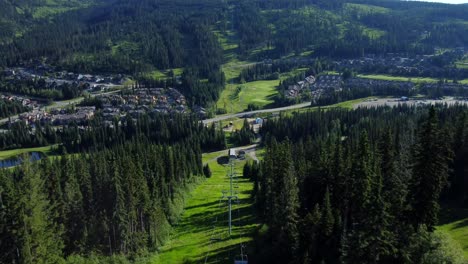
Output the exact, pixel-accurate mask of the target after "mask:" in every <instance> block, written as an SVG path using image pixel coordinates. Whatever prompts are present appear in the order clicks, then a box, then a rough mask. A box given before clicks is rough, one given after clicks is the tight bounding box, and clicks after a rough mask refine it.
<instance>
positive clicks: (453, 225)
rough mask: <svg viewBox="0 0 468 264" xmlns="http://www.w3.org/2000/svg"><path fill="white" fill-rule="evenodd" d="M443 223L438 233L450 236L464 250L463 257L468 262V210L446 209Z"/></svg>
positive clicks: (443, 212) (443, 214)
mask: <svg viewBox="0 0 468 264" xmlns="http://www.w3.org/2000/svg"><path fill="white" fill-rule="evenodd" d="M440 219H441V221H440V222H441V223H440V225H439V226H438V227H437V230H438V231H441V232H444V233H446V234H448V235H449V236H450V237H451V238H452V239H453V240H454V241H456V242H458V244H459V245H460V246H461V248H462V249H463V253H464V254H463V255H464V257H465V259H466V260H468V209H466V208H454V207H444V208H443V209H442V211H441V216H440Z"/></svg>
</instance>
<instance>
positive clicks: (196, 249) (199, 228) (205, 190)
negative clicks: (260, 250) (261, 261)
mask: <svg viewBox="0 0 468 264" xmlns="http://www.w3.org/2000/svg"><path fill="white" fill-rule="evenodd" d="M226 155H227V150H223V151H219V152H214V153H208V154H204V155H203V162H204V163H207V164H208V165H209V166H210V168H211V171H212V173H213V174H212V177H211V178H209V179H207V180H206V181H205V182H203V183H201V184H200V185H199V186H198V187H197V188H195V190H194V191H193V192H192V194H191V197H190V198H189V199H188V200H187V204H186V207H185V211H184V213H183V215H182V218H181V220H180V222H179V223H178V225H177V226H176V227H175V228H174V230H173V233H172V235H171V238H170V239H169V241H168V242H167V243H166V245H165V246H163V247H162V248H161V250H160V254H158V255H157V256H156V257H154V259H152V260H151V263H155V264H159V263H161V264H166V263H171V264H178V263H205V259H206V260H207V261H206V263H232V262H233V260H234V258H235V256H236V255H239V254H240V244H241V243H246V242H249V241H251V240H252V235H253V232H254V231H255V230H256V228H257V227H258V224H257V223H256V221H255V218H254V215H253V209H252V207H251V206H252V201H251V199H250V195H251V192H252V190H253V184H252V182H250V181H249V180H248V179H245V178H242V177H241V175H242V168H243V165H244V164H245V162H246V161H236V162H235V171H236V173H237V175H239V177H238V178H237V185H238V187H239V188H235V190H236V191H237V192H238V196H239V201H240V205H236V206H234V211H233V224H234V228H233V235H232V236H231V237H229V236H228V225H227V216H228V214H227V206H226V201H220V198H221V196H222V191H223V190H228V188H229V179H228V178H227V177H226V174H227V170H228V167H226V166H225V165H220V164H219V163H218V160H217V159H218V158H219V157H222V156H226ZM239 216H240V217H239ZM215 221H216V222H215ZM213 227H214V228H213ZM211 238H216V239H219V240H217V241H214V240H211Z"/></svg>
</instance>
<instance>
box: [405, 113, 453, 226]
mask: <svg viewBox="0 0 468 264" xmlns="http://www.w3.org/2000/svg"><path fill="white" fill-rule="evenodd" d="M448 162H449V156H448V150H447V147H446V142H444V137H443V136H442V135H441V132H440V129H439V121H438V118H437V115H436V111H435V108H434V107H431V108H430V110H429V117H428V119H427V120H426V121H425V122H424V123H423V124H422V125H421V126H420V128H419V134H418V142H417V144H416V146H415V149H414V165H413V178H412V180H411V186H410V193H409V194H410V197H409V204H410V205H411V209H410V212H411V216H410V218H409V222H410V223H412V225H413V226H414V228H417V227H418V226H419V225H422V224H424V225H426V226H427V228H428V230H430V231H432V230H434V226H435V225H436V224H437V220H438V213H439V207H440V206H439V196H440V193H441V191H442V189H443V187H444V186H445V184H446V181H447V176H448Z"/></svg>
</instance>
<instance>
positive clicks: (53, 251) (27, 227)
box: [16, 163, 63, 264]
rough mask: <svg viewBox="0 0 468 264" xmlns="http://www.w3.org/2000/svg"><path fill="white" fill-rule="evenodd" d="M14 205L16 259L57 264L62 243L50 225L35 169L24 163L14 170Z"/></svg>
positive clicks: (46, 205) (42, 186)
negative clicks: (15, 180) (18, 175)
mask: <svg viewBox="0 0 468 264" xmlns="http://www.w3.org/2000/svg"><path fill="white" fill-rule="evenodd" d="M18 173H19V174H20V175H21V176H20V177H21V180H20V181H19V182H18V188H17V194H18V195H19V197H20V198H19V200H18V204H17V205H16V206H17V210H18V212H17V213H18V219H17V221H18V222H19V226H20V227H21V230H20V231H19V241H20V245H21V246H20V248H19V256H20V261H21V263H44V264H45V263H60V262H61V261H62V256H61V255H62V247H63V241H62V239H61V237H60V235H61V234H60V232H58V229H57V228H56V226H55V224H54V223H52V222H51V217H50V205H49V203H48V200H47V196H46V194H45V192H44V180H43V179H41V177H40V175H39V173H38V172H37V168H32V165H31V164H29V163H25V164H24V165H23V166H22V167H21V168H20V169H19V171H18Z"/></svg>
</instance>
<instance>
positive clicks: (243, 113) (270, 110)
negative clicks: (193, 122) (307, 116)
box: [202, 102, 310, 124]
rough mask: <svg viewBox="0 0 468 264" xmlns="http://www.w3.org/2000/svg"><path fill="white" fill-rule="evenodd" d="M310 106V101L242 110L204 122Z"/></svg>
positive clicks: (209, 122)
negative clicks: (269, 107)
mask: <svg viewBox="0 0 468 264" xmlns="http://www.w3.org/2000/svg"><path fill="white" fill-rule="evenodd" d="M308 106H310V102H308V103H302V104H296V105H290V106H284V107H278V108H271V109H262V110H255V111H247V112H242V113H237V114H229V115H222V116H217V117H213V118H209V119H205V120H203V121H202V122H203V124H211V123H213V122H218V121H222V120H226V119H230V118H234V117H243V116H251V115H255V114H261V113H273V112H280V111H286V110H293V109H299V108H304V107H308Z"/></svg>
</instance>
